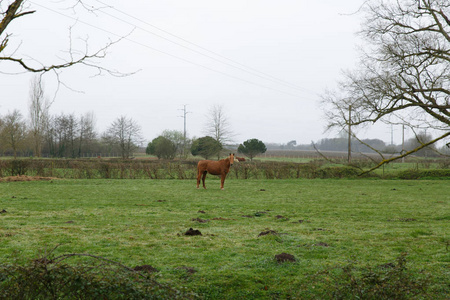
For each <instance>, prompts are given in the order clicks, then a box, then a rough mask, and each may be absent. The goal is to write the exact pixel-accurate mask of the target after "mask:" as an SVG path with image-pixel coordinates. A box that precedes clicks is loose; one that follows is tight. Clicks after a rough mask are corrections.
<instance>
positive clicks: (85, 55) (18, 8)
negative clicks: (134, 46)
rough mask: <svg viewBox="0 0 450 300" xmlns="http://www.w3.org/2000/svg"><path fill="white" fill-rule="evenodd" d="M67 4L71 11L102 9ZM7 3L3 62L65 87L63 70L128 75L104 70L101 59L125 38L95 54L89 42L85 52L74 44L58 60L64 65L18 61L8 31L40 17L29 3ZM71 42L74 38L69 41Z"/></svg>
mask: <svg viewBox="0 0 450 300" xmlns="http://www.w3.org/2000/svg"><path fill="white" fill-rule="evenodd" d="M63 1H67V3H68V7H72V8H75V7H76V6H81V7H82V8H84V9H85V10H87V11H89V12H95V11H96V10H98V9H100V8H98V7H94V6H92V5H86V4H85V3H84V2H83V1H82V0H63ZM5 2H6V3H4V2H3V1H0V62H1V61H8V62H11V63H12V64H14V65H17V66H19V67H20V68H21V69H23V70H25V71H27V72H33V73H41V74H44V73H47V72H50V71H52V72H54V74H55V75H56V77H57V80H58V84H61V82H60V80H59V72H60V71H61V70H63V69H66V68H69V67H72V66H74V65H84V66H87V67H90V68H94V69H96V70H97V72H98V73H99V74H101V73H103V72H107V73H109V74H111V75H114V76H125V75H128V74H123V73H120V72H118V71H115V70H111V69H107V68H105V67H102V66H100V65H99V63H98V59H101V58H104V57H105V56H106V53H107V50H108V49H109V48H110V47H111V46H112V45H113V44H115V43H117V42H118V41H120V40H121V38H119V39H117V40H116V41H110V42H107V43H105V44H104V46H103V47H99V48H98V49H95V50H90V49H89V45H88V43H87V39H84V41H85V45H84V48H83V49H81V48H80V49H73V44H72V41H70V43H69V46H68V49H67V50H66V51H65V52H64V57H61V55H58V58H61V59H62V60H63V62H62V63H58V64H43V63H41V62H39V61H38V60H37V59H35V58H34V59H31V60H30V59H25V58H24V57H20V56H19V57H18V56H16V55H17V48H12V49H9V47H8V43H9V41H10V39H11V38H12V37H13V34H12V33H7V32H6V30H7V29H8V28H12V26H10V25H11V24H16V23H17V22H18V20H19V19H21V18H22V17H24V16H27V15H30V14H34V13H36V11H35V10H31V9H29V8H28V7H30V6H29V5H28V6H26V5H25V3H28V2H29V1H27V0H6V1H5ZM31 4H33V3H31ZM17 28H20V27H17V26H16V27H14V29H13V30H17ZM68 31H69V36H71V28H70V27H69V28H68ZM69 39H70V40H71V37H69ZM27 57H28V58H30V57H33V55H32V54H31V53H30V54H28V55H27Z"/></svg>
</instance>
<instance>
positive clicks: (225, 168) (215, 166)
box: [197, 153, 234, 190]
mask: <svg viewBox="0 0 450 300" xmlns="http://www.w3.org/2000/svg"><path fill="white" fill-rule="evenodd" d="M233 163H234V153H233V154H232V153H230V155H229V156H228V157H227V158H225V159H221V160H219V161H215V160H201V161H199V162H198V165H197V171H198V173H197V188H199V186H200V178H202V182H203V188H204V189H206V186H205V178H206V174H207V173H209V174H212V175H220V189H222V190H223V184H224V183H225V177H227V174H228V172H229V171H230V167H231V166H232V165H233Z"/></svg>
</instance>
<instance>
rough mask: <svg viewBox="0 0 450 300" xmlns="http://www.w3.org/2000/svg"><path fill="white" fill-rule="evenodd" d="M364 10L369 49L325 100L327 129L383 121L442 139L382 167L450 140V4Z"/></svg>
mask: <svg viewBox="0 0 450 300" xmlns="http://www.w3.org/2000/svg"><path fill="white" fill-rule="evenodd" d="M363 10H364V11H365V13H366V22H365V24H364V25H363V29H362V31H361V34H362V36H363V37H364V38H366V39H367V40H368V44H369V45H371V46H370V48H368V49H367V50H366V52H365V53H363V54H362V56H361V61H360V65H361V68H360V69H359V70H358V71H354V72H347V73H346V74H345V75H344V80H343V81H342V82H341V83H340V86H341V88H340V90H339V91H338V92H328V93H326V94H325V95H324V96H323V100H324V102H325V103H326V104H327V105H329V108H330V109H329V110H328V113H327V118H328V120H330V122H329V127H330V128H332V127H338V128H340V129H342V128H349V127H350V126H360V125H364V124H372V123H375V122H384V123H389V124H402V125H404V126H408V127H409V128H411V129H413V130H414V131H416V132H418V131H419V130H426V129H432V130H433V132H434V133H436V134H437V135H438V136H437V137H436V138H434V139H432V140H430V141H427V142H425V143H420V144H419V146H417V147H416V148H414V149H412V150H410V151H406V152H404V153H402V154H401V155H398V156H395V157H392V158H389V159H386V158H385V157H382V158H383V159H382V161H381V162H380V164H379V165H378V166H377V167H379V166H381V165H383V164H385V163H388V162H390V161H392V160H394V159H398V158H401V157H405V156H407V155H409V154H411V153H415V152H417V151H419V150H421V149H423V148H424V147H427V146H429V145H432V144H435V143H436V142H438V141H441V140H445V139H448V137H449V136H450V77H449V76H448V74H449V73H450V2H449V1H448V0H419V1H417V0H399V1H393V2H387V1H381V0H379V1H373V2H369V1H366V4H365V6H364V9H363ZM350 109H351V117H349V110H350ZM352 135H354V133H352Z"/></svg>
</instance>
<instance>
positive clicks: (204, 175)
mask: <svg viewBox="0 0 450 300" xmlns="http://www.w3.org/2000/svg"><path fill="white" fill-rule="evenodd" d="M206 173H208V172H207V171H205V172H203V177H202V182H203V188H204V189H206V186H205V178H206Z"/></svg>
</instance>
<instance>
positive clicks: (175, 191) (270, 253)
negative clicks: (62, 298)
mask: <svg viewBox="0 0 450 300" xmlns="http://www.w3.org/2000/svg"><path fill="white" fill-rule="evenodd" d="M206 184H207V187H208V190H203V189H200V190H197V189H195V181H193V180H98V179H92V180H81V179H80V180H52V181H32V182H9V183H7V182H3V183H0V211H2V210H4V211H3V212H2V213H1V214H0V263H7V262H11V261H12V260H14V259H18V261H19V262H25V261H27V260H29V259H32V258H34V257H36V255H37V254H38V253H39V252H40V251H41V252H42V251H43V250H45V249H53V248H54V247H55V246H57V245H61V246H59V247H58V248H57V249H56V250H55V252H56V254H57V255H59V254H63V253H90V254H93V255H98V256H102V257H105V258H108V259H111V260H115V261H119V262H121V263H123V264H125V265H127V266H130V267H134V266H136V265H143V264H149V265H152V266H154V267H155V268H157V269H159V272H158V273H156V275H155V276H156V277H155V278H156V279H157V280H158V281H160V282H165V283H169V284H171V285H173V286H175V287H186V288H187V289H188V290H190V291H194V292H195V293H197V295H199V296H202V297H204V298H212V299H215V298H221V299H237V298H246V299H252V298H254V299H260V298H263V299H264V298H266V299H272V298H282V299H284V298H286V297H292V298H304V297H306V296H305V295H308V297H309V296H310V297H311V298H314V297H315V296H314V295H316V296H317V297H316V298H317V299H318V298H320V295H323V294H321V293H322V292H323V291H322V292H321V290H320V289H323V288H325V287H326V286H331V287H333V281H332V278H333V277H330V276H331V275H329V273H327V272H332V271H333V270H335V268H338V267H344V266H346V265H348V264H349V262H353V263H354V265H355V266H357V267H358V268H367V267H368V266H369V267H376V266H379V265H389V264H392V263H395V261H396V259H397V258H398V257H399V256H400V255H401V254H402V253H407V256H406V259H407V270H408V272H410V273H411V274H412V275H411V276H413V278H429V280H430V284H429V288H428V290H427V293H428V295H430V296H431V297H432V298H434V299H446V298H448V297H449V296H450V295H449V289H448V287H449V284H450V280H449V278H450V271H449V268H448V267H449V262H450V252H449V247H450V246H449V243H450V231H449V223H450V213H449V212H450V209H449V204H450V193H449V192H448V191H449V183H448V181H447V180H431V181H429V180H419V181H404V180H392V181H388V180H368V179H363V180H345V179H343V180H316V179H315V180H304V179H303V180H302V179H300V180H293V179H292V180H237V179H230V180H227V181H226V183H225V191H221V190H219V184H220V182H219V180H218V179H216V178H215V177H212V176H208V178H207V182H206ZM189 228H193V229H198V230H200V231H201V233H202V235H201V236H186V235H184V233H185V232H186V231H187V230H188V229H189ZM283 252H284V253H288V254H292V255H293V256H294V257H295V258H296V262H294V263H277V262H276V261H275V259H274V256H275V255H277V254H280V253H283ZM186 270H194V271H195V272H194V271H193V272H192V273H187V271H186ZM321 274H322V275H321ZM327 274H328V275H327ZM315 276H318V277H315ZM330 280H331V281H330ZM321 283H322V284H321ZM315 289H317V290H315Z"/></svg>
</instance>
